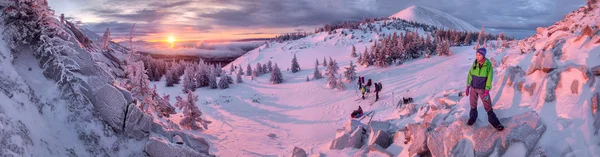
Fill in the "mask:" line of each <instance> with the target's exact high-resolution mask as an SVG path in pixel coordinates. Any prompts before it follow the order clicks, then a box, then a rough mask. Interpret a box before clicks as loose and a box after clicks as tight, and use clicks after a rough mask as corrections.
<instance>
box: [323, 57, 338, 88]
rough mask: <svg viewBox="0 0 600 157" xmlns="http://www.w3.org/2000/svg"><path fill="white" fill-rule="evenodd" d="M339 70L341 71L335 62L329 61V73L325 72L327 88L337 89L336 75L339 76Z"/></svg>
mask: <svg viewBox="0 0 600 157" xmlns="http://www.w3.org/2000/svg"><path fill="white" fill-rule="evenodd" d="M338 70H339V67H338V66H337V63H335V62H334V61H329V66H327V71H326V72H325V75H327V86H328V87H330V88H335V87H337V78H336V75H337V74H338Z"/></svg>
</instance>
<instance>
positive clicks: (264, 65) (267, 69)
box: [261, 64, 269, 74]
mask: <svg viewBox="0 0 600 157" xmlns="http://www.w3.org/2000/svg"><path fill="white" fill-rule="evenodd" d="M261 69H262V71H263V74H266V73H268V72H269V68H267V64H263V65H262V68H261Z"/></svg>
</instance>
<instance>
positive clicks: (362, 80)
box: [358, 76, 383, 101]
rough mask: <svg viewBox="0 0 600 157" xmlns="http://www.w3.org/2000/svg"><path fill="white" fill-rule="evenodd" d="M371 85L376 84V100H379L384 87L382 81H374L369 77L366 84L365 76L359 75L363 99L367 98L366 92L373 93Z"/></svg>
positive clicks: (359, 86)
mask: <svg viewBox="0 0 600 157" xmlns="http://www.w3.org/2000/svg"><path fill="white" fill-rule="evenodd" d="M371 85H375V101H377V100H379V92H380V91H381V89H382V88H383V85H382V84H381V82H379V83H373V81H372V80H371V79H369V80H368V81H367V83H366V84H365V77H363V76H361V77H358V89H360V92H361V93H362V99H363V100H364V99H365V93H371Z"/></svg>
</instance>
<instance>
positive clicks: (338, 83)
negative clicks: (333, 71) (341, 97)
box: [336, 74, 346, 91]
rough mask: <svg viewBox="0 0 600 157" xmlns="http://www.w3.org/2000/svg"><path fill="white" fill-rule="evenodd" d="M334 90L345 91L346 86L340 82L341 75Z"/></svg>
mask: <svg viewBox="0 0 600 157" xmlns="http://www.w3.org/2000/svg"><path fill="white" fill-rule="evenodd" d="M336 88H337V89H338V90H340V91H343V90H345V89H346V85H344V82H343V81H342V75H341V74H340V77H339V80H338V81H337V86H336Z"/></svg>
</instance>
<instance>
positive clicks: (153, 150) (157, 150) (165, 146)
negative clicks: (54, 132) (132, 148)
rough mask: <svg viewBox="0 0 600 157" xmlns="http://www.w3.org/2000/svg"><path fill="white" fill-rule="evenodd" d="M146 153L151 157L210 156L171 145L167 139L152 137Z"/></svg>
mask: <svg viewBox="0 0 600 157" xmlns="http://www.w3.org/2000/svg"><path fill="white" fill-rule="evenodd" d="M145 151H146V153H148V155H149V156H151V157H206V156H208V155H206V154H202V153H200V152H197V151H194V150H193V149H191V148H189V147H186V146H183V145H178V144H174V143H171V142H169V141H167V139H164V138H160V137H157V136H151V137H150V141H148V143H147V144H146V147H145Z"/></svg>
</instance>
